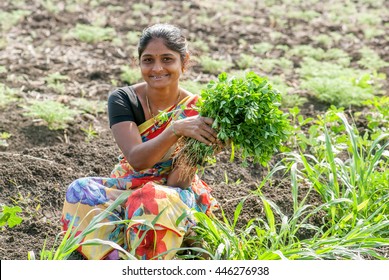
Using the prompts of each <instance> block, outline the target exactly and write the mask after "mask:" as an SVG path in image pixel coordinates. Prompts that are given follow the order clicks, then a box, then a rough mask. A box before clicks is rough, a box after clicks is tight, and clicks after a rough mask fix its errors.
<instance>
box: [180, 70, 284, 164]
mask: <svg viewBox="0 0 389 280" xmlns="http://www.w3.org/2000/svg"><path fill="white" fill-rule="evenodd" d="M280 103H281V95H280V93H279V92H278V91H277V90H276V89H275V88H273V86H272V85H271V84H270V83H269V81H268V80H267V79H266V78H264V77H260V76H258V75H257V74H255V73H254V72H248V73H247V74H246V75H245V76H243V77H239V78H238V77H231V78H228V77H227V74H226V73H224V72H223V73H221V74H220V75H219V77H218V81H211V82H209V84H208V85H207V88H206V89H203V90H202V91H201V98H199V102H198V104H197V106H198V110H199V114H200V115H201V116H206V117H210V118H213V119H214V123H213V125H212V126H213V128H214V129H215V130H216V131H217V132H218V135H217V137H218V139H219V140H220V141H221V147H223V146H230V148H231V160H232V159H233V158H234V154H235V151H240V152H241V156H242V158H243V159H244V160H245V159H246V158H248V157H250V158H252V159H253V162H255V163H260V164H262V165H264V166H266V165H267V163H268V161H269V160H270V158H271V157H272V156H273V154H274V153H275V152H277V151H278V149H279V148H280V146H281V145H282V142H283V141H285V140H286V139H287V137H288V135H289V133H290V125H289V121H288V117H287V114H285V113H283V112H282V111H281V110H280V109H279V108H278V107H279V105H280ZM182 141H184V144H182V143H181V146H182V148H181V151H180V152H179V153H178V154H177V157H176V160H177V164H184V166H189V167H194V166H196V165H200V166H201V165H203V164H204V163H205V161H206V160H207V159H209V158H210V157H213V155H214V152H215V150H218V149H220V148H221V147H220V146H207V145H205V144H204V143H201V142H199V141H197V140H195V139H192V138H183V140H182Z"/></svg>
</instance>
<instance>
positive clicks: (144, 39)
mask: <svg viewBox="0 0 389 280" xmlns="http://www.w3.org/2000/svg"><path fill="white" fill-rule="evenodd" d="M156 38H160V39H163V41H164V43H165V46H166V47H167V48H168V49H170V50H172V51H175V52H178V53H179V54H180V57H181V61H182V62H184V61H185V56H186V54H187V52H188V44H187V42H186V38H185V36H184V35H183V34H182V32H181V30H180V29H179V28H178V27H176V26H174V25H171V24H161V23H158V24H155V25H152V26H150V27H147V28H146V29H144V30H143V33H142V36H141V37H140V39H139V44H138V58H139V59H140V57H141V55H142V53H143V52H144V50H145V49H146V47H147V45H148V44H149V43H150V41H151V40H152V39H156Z"/></svg>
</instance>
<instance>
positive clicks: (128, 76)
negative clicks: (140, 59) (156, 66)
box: [120, 65, 142, 85]
mask: <svg viewBox="0 0 389 280" xmlns="http://www.w3.org/2000/svg"><path fill="white" fill-rule="evenodd" d="M121 71H122V73H121V74H120V79H121V80H122V81H123V82H126V83H128V84H129V85H132V84H135V83H137V82H139V81H140V80H141V78H142V75H141V73H140V71H139V69H138V68H131V67H129V66H127V65H124V66H122V67H121Z"/></svg>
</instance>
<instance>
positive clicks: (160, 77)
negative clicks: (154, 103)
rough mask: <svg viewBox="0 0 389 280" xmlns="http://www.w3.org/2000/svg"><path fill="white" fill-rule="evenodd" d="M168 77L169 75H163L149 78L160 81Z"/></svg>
mask: <svg viewBox="0 0 389 280" xmlns="http://www.w3.org/2000/svg"><path fill="white" fill-rule="evenodd" d="M168 76H169V74H165V75H158V76H157V75H152V76H150V78H152V79H155V80H159V79H162V78H165V77H168Z"/></svg>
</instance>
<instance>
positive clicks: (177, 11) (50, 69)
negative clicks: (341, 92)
mask: <svg viewBox="0 0 389 280" xmlns="http://www.w3.org/2000/svg"><path fill="white" fill-rule="evenodd" d="M19 2H21V1H10V0H5V1H1V3H0V10H1V11H8V12H10V11H13V10H16V9H17V8H18V7H19V8H20V6H18V5H20V4H18V3H19ZM24 2H25V3H26V4H25V5H24V6H22V7H23V9H25V10H29V11H31V14H30V15H28V16H26V17H24V18H23V20H21V21H20V22H19V23H17V24H16V25H14V26H13V27H12V28H10V29H9V30H8V32H6V34H5V35H6V37H5V38H6V42H7V43H6V45H5V46H4V47H2V48H1V47H0V65H2V66H5V67H6V69H7V71H6V72H1V71H0V82H1V83H3V84H5V85H7V86H8V87H10V88H16V89H20V90H19V92H18V96H19V97H20V99H19V101H17V102H15V103H13V104H11V105H9V106H6V107H5V108H0V132H8V133H10V134H11V135H12V136H11V138H10V139H8V140H7V143H8V144H9V145H8V147H1V150H0V203H2V204H6V205H19V206H20V207H21V208H22V210H23V211H22V213H21V215H22V216H23V218H24V220H23V222H22V223H21V224H20V225H18V226H16V227H14V228H8V227H5V228H4V229H3V230H2V232H1V234H0V259H4V260H6V259H11V260H23V259H27V253H28V252H29V251H34V252H35V254H36V255H39V252H40V250H41V249H42V248H43V245H44V243H45V242H46V243H47V245H46V247H47V248H51V246H53V244H54V241H55V238H56V236H57V234H58V233H59V232H60V224H59V218H60V214H61V210H62V205H63V199H64V195H65V190H66V188H67V186H68V185H69V184H70V183H71V182H72V181H73V180H75V179H77V178H80V177H85V176H98V177H107V176H109V174H110V172H111V169H112V168H113V166H114V165H115V164H116V162H117V156H118V155H119V153H120V152H119V150H118V148H117V146H116V144H115V142H114V139H113V137H112V135H111V132H110V129H109V127H108V121H107V115H106V112H102V113H97V114H82V115H79V116H77V117H75V119H74V120H73V121H72V122H71V124H70V125H69V127H68V128H66V129H60V130H49V129H48V127H47V125H45V123H43V122H42V121H39V120H35V119H32V118H31V117H28V116H25V115H24V112H25V111H24V109H23V108H22V107H21V106H20V105H21V103H23V102H24V101H25V100H31V99H42V98H43V97H49V98H52V99H55V100H60V101H61V102H63V103H64V104H70V102H71V101H72V100H73V99H74V98H76V97H85V98H87V99H89V100H97V101H104V102H105V101H106V99H107V94H108V93H109V92H110V91H112V90H113V89H115V86H113V85H112V84H113V83H112V81H113V80H115V81H116V82H117V86H123V85H125V83H124V82H123V81H121V80H120V74H121V67H122V66H124V65H131V64H132V63H133V62H132V61H133V52H134V50H135V49H136V46H135V44H128V43H123V42H122V43H118V44H113V43H111V42H108V41H104V42H98V43H93V44H90V43H85V42H80V41H78V40H76V39H74V38H71V37H67V36H65V34H66V32H67V31H68V30H69V29H70V28H71V27H73V26H74V25H75V24H77V23H80V24H81V23H82V24H88V23H91V22H93V21H95V20H97V19H100V20H102V21H105V23H103V25H104V26H109V27H113V28H115V30H116V32H117V37H118V38H121V39H122V40H123V41H124V40H125V38H126V37H125V36H126V34H127V32H129V31H142V30H143V29H144V28H145V27H147V26H148V25H150V24H152V23H156V22H159V21H165V20H166V19H170V23H173V24H176V25H178V26H180V27H182V28H183V29H184V31H185V33H186V34H187V37H188V39H189V45H190V43H191V42H193V41H195V40H197V39H201V40H203V41H204V42H207V44H208V45H209V47H210V50H209V53H210V54H212V56H214V57H222V58H223V57H224V58H228V57H234V56H237V55H239V54H240V53H244V52H250V45H252V44H254V43H258V42H262V41H264V40H266V41H270V42H273V43H275V40H277V42H276V43H277V44H285V45H289V46H293V45H299V44H302V43H309V42H310V38H311V36H312V35H313V34H316V35H317V34H318V33H327V32H331V31H335V30H336V31H339V33H340V34H342V32H345V31H344V30H342V27H341V26H337V25H336V24H330V23H328V22H326V21H324V20H322V19H319V20H317V21H316V22H315V24H312V25H309V24H306V22H304V21H301V22H300V21H298V20H296V22H288V24H287V26H283V27H278V26H277V24H276V23H274V22H273V21H272V19H271V16H270V15H269V12H268V11H267V10H266V9H264V8H256V1H250V3H252V4H250V5H249V4H247V5H246V6H244V7H242V9H239V10H236V11H235V12H234V14H233V15H232V16H231V18H228V19H226V18H225V17H222V15H221V14H220V13H219V12H217V10H216V8H215V7H213V6H212V5H210V3H213V1H163V2H162V3H164V6H163V8H156V7H155V6H153V5H156V4H153V2H157V1H147V0H146V1H119V0H110V1H98V3H100V4H99V5H97V6H93V5H92V4H90V5H88V3H89V2H91V1H78V2H80V3H84V4H80V5H79V6H76V8H74V9H70V5H69V4H66V3H67V2H72V1H67V2H66V1H53V2H55V3H58V5H56V6H55V7H56V9H57V10H56V11H48V10H47V9H45V7H44V6H42V4H40V3H41V2H42V3H43V2H44V1H24ZM92 2H93V1H92ZM159 2H161V1H159ZM135 3H143V4H145V5H146V7H147V6H148V7H149V8H148V9H145V10H144V11H143V12H141V13H135V12H134V9H133V5H134V4H135ZM317 5H318V6H317V7H316V8H317V10H318V11H320V5H321V4H317ZM77 7H78V8H77ZM115 7H116V8H115ZM201 14H203V15H204V14H205V15H207V16H208V17H209V20H207V21H206V22H204V23H202V22H197V21H196V16H199V15H201ZM248 15H250V16H252V17H253V18H254V22H251V23H250V22H249V23H247V22H244V21H243V20H242V18H243V17H244V16H248ZM289 25H291V26H292V25H302V26H304V28H303V29H302V31H300V32H299V33H296V34H291V29H290V28H289ZM355 29H356V30H353V31H352V32H354V34H362V30H360V29H358V27H355ZM272 31H277V32H280V33H281V35H282V36H280V37H279V38H271V37H270V34H271V32H272ZM240 39H244V40H246V43H247V44H242V45H241V44H240V43H239V42H240ZM383 41H384V37H382V38H381V37H378V38H376V40H373V41H370V42H368V43H369V47H371V48H373V49H375V50H376V51H377V52H378V53H379V54H380V55H381V58H383V59H385V60H388V52H387V45H385V43H384V42H383ZM362 43H363V42H362V41H358V42H355V43H354V44H353V45H352V46H349V45H347V46H346V47H344V48H343V49H345V50H346V51H348V52H349V53H350V54H352V53H353V52H354V50H355V49H358V48H359V47H360V44H362ZM338 47H341V46H338ZM383 48H386V51H385V50H384V49H383ZM201 52H202V51H201V50H196V49H193V50H192V55H193V56H194V57H195V56H196V55H199V54H201ZM267 56H269V57H280V56H282V53H279V52H278V53H271V54H267ZM385 56H386V57H385ZM297 64H298V61H296V65H297ZM235 67H236V66H235ZM254 70H255V69H254ZM275 71H276V72H277V71H279V72H280V73H282V69H276V70H275ZM55 72H59V73H61V74H62V75H67V76H68V77H69V79H68V80H65V81H63V83H64V85H65V88H66V90H65V93H64V94H59V93H57V92H55V91H54V90H53V89H52V88H50V87H49V86H48V84H47V82H46V81H45V79H44V78H45V77H47V75H48V74H51V73H55ZM382 72H384V73H386V74H387V75H388V74H389V73H388V69H387V68H386V69H382ZM184 78H185V79H192V80H196V81H200V82H208V81H209V80H210V79H213V78H214V76H213V75H211V74H209V73H205V72H202V70H201V67H200V66H199V65H196V64H195V65H194V66H193V67H192V68H191V69H190V71H188V72H187V73H186V74H185V77H184ZM287 80H288V81H290V84H291V85H293V81H295V80H296V75H295V74H294V73H289V74H288V76H287ZM295 90H296V91H297V92H298V91H299V90H298V87H296V88H295ZM300 93H301V94H302V95H304V94H305V93H304V91H301V90H300ZM327 108H328V105H325V104H321V103H319V102H317V101H315V100H314V99H309V101H308V103H306V104H305V105H304V106H303V107H302V108H301V109H302V113H303V114H306V115H307V116H308V115H309V116H316V115H318V114H320V113H322V112H323V111H325V110H326V109H327ZM90 124H92V125H93V127H94V129H95V130H96V131H97V133H98V137H95V138H93V139H91V140H89V141H88V140H87V139H86V134H85V133H84V132H83V131H82V129H87V128H88V127H89V125H90ZM229 157H230V156H229V153H228V151H223V152H221V153H220V154H219V155H218V156H217V163H216V165H212V166H207V167H206V168H205V170H204V173H203V174H202V175H201V176H202V178H203V179H204V180H205V181H206V182H207V183H208V184H209V185H210V186H211V188H212V189H213V195H214V196H215V197H216V199H217V200H218V201H219V202H220V204H221V207H222V208H223V210H224V212H225V213H226V215H227V217H229V218H230V219H233V215H234V211H235V208H236V206H237V204H238V203H239V202H240V201H241V200H242V199H243V198H246V200H245V203H244V208H243V211H242V213H241V216H240V218H239V222H238V227H242V226H244V225H245V224H246V223H247V221H249V220H250V219H252V218H255V217H263V215H264V213H263V207H262V203H261V201H260V200H259V198H258V197H256V196H255V195H252V194H251V192H252V191H254V190H256V189H257V186H258V185H259V182H261V180H263V178H264V176H265V175H266V174H267V172H268V168H265V167H262V166H259V165H257V164H252V163H250V162H249V163H248V166H243V165H242V163H241V161H240V160H239V158H238V157H237V158H236V159H235V161H234V162H230V161H229ZM276 162H277V156H275V157H274V159H273V160H272V162H270V163H269V166H273V165H274V164H275V163H276ZM290 187H291V186H290V180H288V178H284V177H282V176H281V174H276V176H275V177H274V178H273V180H272V181H271V184H269V182H268V183H266V184H265V186H264V187H263V188H262V191H263V193H264V194H265V195H266V196H267V197H268V198H269V199H271V200H272V201H274V202H275V204H277V205H278V206H279V207H280V209H281V211H283V213H285V214H286V215H288V214H290V213H291V211H292V198H291V191H290ZM302 188H303V187H302ZM308 203H311V204H316V203H320V199H319V198H318V197H317V196H316V195H315V194H311V195H310V196H309V201H308ZM218 215H220V213H218ZM316 222H317V223H320V217H318V218H317V221H316ZM302 235H304V233H302Z"/></svg>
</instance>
